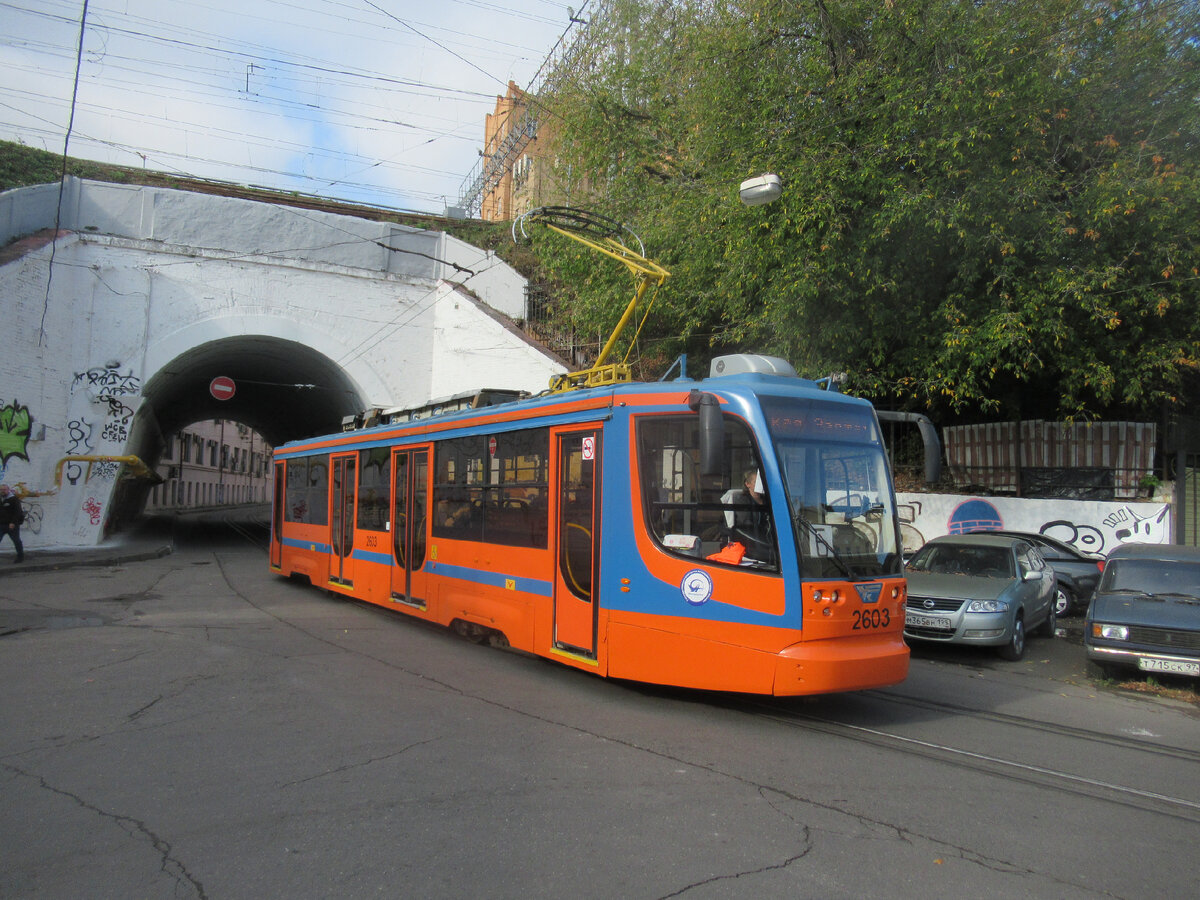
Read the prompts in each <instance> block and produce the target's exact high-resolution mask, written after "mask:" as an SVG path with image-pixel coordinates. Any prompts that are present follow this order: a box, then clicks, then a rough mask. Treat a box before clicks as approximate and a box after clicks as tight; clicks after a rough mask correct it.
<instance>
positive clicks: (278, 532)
mask: <svg viewBox="0 0 1200 900" xmlns="http://www.w3.org/2000/svg"><path fill="white" fill-rule="evenodd" d="M283 466H284V464H283V463H282V462H277V463H275V466H274V469H273V471H274V472H275V502H274V503H272V504H271V565H272V566H274V567H275V568H276V569H278V568H279V567H280V566H282V565H283V504H284V488H285V487H286V486H287V478H286V476H285V473H284V471H283Z"/></svg>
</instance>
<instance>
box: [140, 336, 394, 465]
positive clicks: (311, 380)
mask: <svg viewBox="0 0 1200 900" xmlns="http://www.w3.org/2000/svg"><path fill="white" fill-rule="evenodd" d="M347 351H348V348H347V347H345V346H344V345H343V344H342V343H341V342H339V341H337V339H336V337H335V336H333V335H331V334H329V333H328V332H324V331H321V330H319V329H316V328H311V327H306V326H304V325H302V324H298V323H296V322H294V321H287V320H283V319H281V318H280V317H278V316H225V317H221V318H216V319H209V320H205V321H201V322H196V323H193V324H191V325H189V326H187V327H185V328H181V329H179V330H178V331H175V332H173V333H172V334H171V335H169V336H168V337H166V338H164V339H162V340H159V341H156V342H154V343H152V344H150V345H149V346H148V347H147V348H146V357H145V371H146V373H147V379H146V381H145V383H144V385H143V387H142V404H143V407H145V408H147V409H146V414H147V415H151V416H153V419H154V421H155V422H156V424H157V428H158V430H159V431H160V432H161V433H163V434H168V433H170V432H172V431H175V430H177V429H178V428H180V427H183V426H185V425H188V424H191V423H192V422H195V421H198V420H200V419H207V418H214V419H215V418H224V419H231V420H233V421H237V422H241V423H242V424H244V425H247V426H249V427H250V428H253V429H254V430H255V431H257V432H258V433H259V434H261V435H262V436H263V437H264V438H265V439H266V440H267V441H268V442H269V443H271V444H273V445H275V446H278V445H279V444H282V443H284V442H286V441H290V440H295V439H297V438H301V437H306V436H309V435H313V434H322V433H325V432H329V431H337V430H338V429H339V428H340V427H341V422H342V419H343V418H344V417H345V416H348V415H351V414H353V413H356V412H359V411H361V410H362V409H363V408H364V407H366V406H368V405H370V404H371V402H372V401H373V400H378V399H380V398H387V397H388V396H390V391H389V389H388V388H387V386H386V384H385V383H384V381H383V379H382V378H380V376H379V375H378V374H377V373H375V372H374V371H373V370H372V369H371V367H370V366H368V365H366V364H365V363H363V362H362V361H355V362H350V363H348V364H346V365H342V364H339V362H338V359H339V358H342V357H345V356H347V355H348V354H347ZM220 375H223V376H227V377H229V378H232V379H233V381H234V384H235V386H236V391H235V393H234V396H233V397H232V398H231V399H229V400H217V399H216V398H214V397H213V396H212V394H211V393H210V392H209V384H210V383H211V382H212V379H213V378H216V377H217V376H220Z"/></svg>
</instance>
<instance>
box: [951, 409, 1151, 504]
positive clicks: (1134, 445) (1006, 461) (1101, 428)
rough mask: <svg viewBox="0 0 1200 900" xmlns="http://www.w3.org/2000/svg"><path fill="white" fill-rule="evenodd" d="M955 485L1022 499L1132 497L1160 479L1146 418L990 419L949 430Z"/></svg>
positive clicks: (1142, 492)
mask: <svg viewBox="0 0 1200 900" xmlns="http://www.w3.org/2000/svg"><path fill="white" fill-rule="evenodd" d="M942 436H943V441H944V443H945V447H946V470H947V474H948V476H949V478H950V479H951V480H952V481H953V482H954V485H955V487H956V488H961V489H969V490H972V491H975V492H979V491H987V492H990V493H996V494H1012V495H1016V496H1020V497H1066V498H1072V499H1079V500H1131V499H1135V498H1137V497H1139V496H1144V495H1145V494H1146V493H1147V489H1148V485H1151V484H1153V483H1155V482H1154V481H1153V480H1152V477H1153V476H1154V474H1155V472H1154V459H1155V452H1156V449H1157V446H1158V429H1157V427H1156V426H1155V425H1154V424H1151V423H1146V422H1046V421H1043V420H1029V421H1024V422H988V423H985V424H981V425H958V426H953V427H950V428H945V429H943V432H942Z"/></svg>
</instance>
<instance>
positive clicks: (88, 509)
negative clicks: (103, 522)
mask: <svg viewBox="0 0 1200 900" xmlns="http://www.w3.org/2000/svg"><path fill="white" fill-rule="evenodd" d="M82 509H83V511H84V512H85V513H87V515H88V521H90V522H91V523H92V524H93V525H99V524H100V513H101V508H100V503H99V501H97V500H96V498H95V497H88V498H87V499H86V500H84V501H83V507H82Z"/></svg>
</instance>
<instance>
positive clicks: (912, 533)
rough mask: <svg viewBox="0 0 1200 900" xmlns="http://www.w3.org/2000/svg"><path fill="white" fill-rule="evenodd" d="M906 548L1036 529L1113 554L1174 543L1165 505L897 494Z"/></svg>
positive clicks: (1084, 548)
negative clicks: (1124, 547) (947, 537)
mask: <svg viewBox="0 0 1200 900" xmlns="http://www.w3.org/2000/svg"><path fill="white" fill-rule="evenodd" d="M896 500H897V503H898V504H899V508H900V521H901V523H902V524H901V531H902V534H903V539H904V549H905V551H906V552H911V551H913V550H916V549H917V548H918V547H920V546H921V545H922V544H923V543H925V542H926V541H928V540H931V539H933V538H935V537H939V536H941V535H943V534H964V533H966V532H968V531H972V530H976V529H1000V528H1003V529H1005V530H1008V531H1030V532H1034V533H1036V534H1046V535H1049V536H1050V537H1054V538H1058V539H1059V540H1060V541H1064V542H1065V543H1068V544H1071V545H1072V546H1074V547H1075V548H1076V549H1078V550H1081V551H1083V552H1085V553H1099V554H1102V555H1107V554H1108V553H1109V552H1110V551H1111V550H1112V549H1113V548H1114V547H1116V546H1117V545H1118V544H1124V543H1139V544H1169V543H1170V542H1171V534H1172V533H1173V532H1172V529H1171V507H1170V505H1169V504H1166V503H1162V502H1146V503H1141V502H1125V501H1109V502H1104V501H1089V500H1026V499H1023V498H1019V497H973V496H969V495H960V494H897V496H896Z"/></svg>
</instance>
